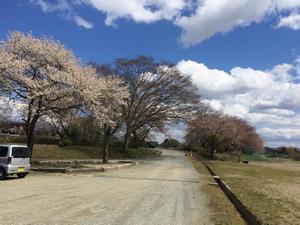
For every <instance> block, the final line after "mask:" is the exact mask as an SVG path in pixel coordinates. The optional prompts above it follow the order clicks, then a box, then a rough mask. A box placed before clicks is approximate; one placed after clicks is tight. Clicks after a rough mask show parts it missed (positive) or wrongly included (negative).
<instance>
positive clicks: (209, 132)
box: [186, 112, 264, 161]
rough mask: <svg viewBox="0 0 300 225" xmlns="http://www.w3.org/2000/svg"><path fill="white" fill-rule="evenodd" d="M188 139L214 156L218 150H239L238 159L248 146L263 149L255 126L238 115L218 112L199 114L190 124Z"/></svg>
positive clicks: (258, 149) (256, 149)
mask: <svg viewBox="0 0 300 225" xmlns="http://www.w3.org/2000/svg"><path fill="white" fill-rule="evenodd" d="M186 141H187V142H188V143H190V144H194V145H201V146H202V147H203V148H205V149H207V150H209V152H210V157H211V158H213V157H214V152H215V151H217V150H222V151H227V152H237V153H238V161H239V160H240V155H241V153H242V151H243V150H244V149H245V148H246V147H250V148H252V149H253V150H255V151H262V149H263V147H264V146H263V141H262V139H261V137H260V136H259V135H258V134H257V133H256V130H255V128H254V127H253V126H251V125H250V124H248V123H247V122H246V121H245V120H242V119H240V118H237V117H233V116H227V115H223V114H221V113H217V112H209V113H205V114H199V115H198V116H197V117H196V118H195V119H193V120H191V121H190V122H189V124H188V132H187V135H186Z"/></svg>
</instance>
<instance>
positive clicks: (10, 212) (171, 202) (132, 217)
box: [0, 151, 211, 225]
mask: <svg viewBox="0 0 300 225" xmlns="http://www.w3.org/2000/svg"><path fill="white" fill-rule="evenodd" d="M201 181H202V177H201V175H199V174H198V173H197V172H196V171H195V169H194V168H193V166H192V165H191V163H190V162H189V161H188V160H187V159H186V158H185V156H184V153H182V152H177V151H164V153H163V156H162V157H159V158H157V159H152V160H147V161H145V162H144V163H141V164H139V165H136V166H133V167H128V168H124V169H120V170H113V171H110V172H105V173H102V174H90V175H65V174H42V173H34V174H31V175H29V176H28V177H26V178H25V179H13V178H12V179H8V180H6V181H1V182H0V190H1V195H0V202H1V205H2V207H1V210H0V224H1V225H9V224H32V225H33V224H43V225H44V224H57V225H58V224H63V225H66V224H85V225H87V224H88V225H89V224H91V225H92V224H106V225H141V224H143V225H144V224H149V225H150V224H151V225H152V224H155V225H175V224H178V225H201V224H211V222H210V216H209V210H208V208H207V204H206V202H207V200H206V196H205V194H204V193H202V191H201V186H202V182H201Z"/></svg>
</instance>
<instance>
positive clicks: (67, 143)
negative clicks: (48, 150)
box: [58, 139, 73, 147]
mask: <svg viewBox="0 0 300 225" xmlns="http://www.w3.org/2000/svg"><path fill="white" fill-rule="evenodd" d="M71 145H73V143H72V141H71V140H70V139H62V140H60V141H59V143H58V146H59V147H67V146H71Z"/></svg>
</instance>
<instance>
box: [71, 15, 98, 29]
mask: <svg viewBox="0 0 300 225" xmlns="http://www.w3.org/2000/svg"><path fill="white" fill-rule="evenodd" d="M74 21H75V23H76V24H77V26H79V27H83V28H85V29H91V28H93V27H94V25H93V24H92V23H91V22H89V21H87V20H85V19H83V18H82V17H81V16H74Z"/></svg>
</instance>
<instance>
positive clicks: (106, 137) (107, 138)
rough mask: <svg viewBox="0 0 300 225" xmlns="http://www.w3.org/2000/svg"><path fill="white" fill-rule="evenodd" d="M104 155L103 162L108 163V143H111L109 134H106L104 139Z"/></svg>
mask: <svg viewBox="0 0 300 225" xmlns="http://www.w3.org/2000/svg"><path fill="white" fill-rule="evenodd" d="M103 142H104V143H103V153H102V154H103V155H102V159H103V163H104V164H106V163H108V143H109V135H107V134H105V135H104V139H103Z"/></svg>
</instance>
